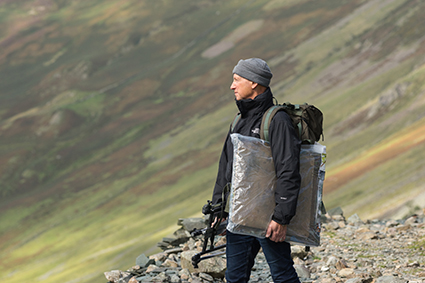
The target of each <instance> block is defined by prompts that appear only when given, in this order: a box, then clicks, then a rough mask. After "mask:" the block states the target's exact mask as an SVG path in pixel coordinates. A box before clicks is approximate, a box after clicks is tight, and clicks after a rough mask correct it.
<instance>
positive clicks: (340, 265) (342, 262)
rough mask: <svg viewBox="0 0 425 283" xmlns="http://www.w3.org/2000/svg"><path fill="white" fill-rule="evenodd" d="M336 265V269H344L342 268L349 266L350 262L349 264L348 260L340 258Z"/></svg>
mask: <svg viewBox="0 0 425 283" xmlns="http://www.w3.org/2000/svg"><path fill="white" fill-rule="evenodd" d="M335 267H336V269H338V270H342V269H344V268H348V267H349V266H348V264H347V262H346V261H345V260H343V259H340V260H338V261H337V262H336V264H335Z"/></svg>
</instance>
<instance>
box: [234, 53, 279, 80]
mask: <svg viewBox="0 0 425 283" xmlns="http://www.w3.org/2000/svg"><path fill="white" fill-rule="evenodd" d="M233 74H237V75H239V76H241V77H243V78H245V79H247V80H250V81H252V82H254V83H258V84H260V85H262V86H265V87H268V86H269V84H270V80H271V78H272V77H273V74H272V72H271V71H270V68H269V66H268V65H267V63H266V61H264V60H262V59H259V58H250V59H246V60H239V62H238V64H237V65H236V66H235V67H234V68H233Z"/></svg>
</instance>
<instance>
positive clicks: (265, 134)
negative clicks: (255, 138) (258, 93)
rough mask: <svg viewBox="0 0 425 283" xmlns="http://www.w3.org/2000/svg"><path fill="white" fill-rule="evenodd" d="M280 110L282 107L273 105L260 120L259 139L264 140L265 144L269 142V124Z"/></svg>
mask: <svg viewBox="0 0 425 283" xmlns="http://www.w3.org/2000/svg"><path fill="white" fill-rule="evenodd" d="M281 109H282V106H280V105H273V106H272V107H270V108H269V109H267V111H266V112H264V114H263V119H262V120H261V129H260V138H261V139H262V140H265V141H266V142H270V139H269V127H270V122H271V121H272V119H273V117H274V115H275V114H276V112H277V111H280V110H281Z"/></svg>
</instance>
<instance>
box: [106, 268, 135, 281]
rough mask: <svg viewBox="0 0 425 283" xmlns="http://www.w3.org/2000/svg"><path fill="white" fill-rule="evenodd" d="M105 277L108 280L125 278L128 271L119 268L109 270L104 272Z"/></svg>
mask: <svg viewBox="0 0 425 283" xmlns="http://www.w3.org/2000/svg"><path fill="white" fill-rule="evenodd" d="M104 274H105V277H106V279H107V280H108V281H111V282H117V281H118V280H120V279H121V278H125V277H127V276H129V275H130V273H128V272H123V271H121V270H112V271H109V272H104Z"/></svg>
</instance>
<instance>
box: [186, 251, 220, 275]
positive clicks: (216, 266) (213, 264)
mask: <svg viewBox="0 0 425 283" xmlns="http://www.w3.org/2000/svg"><path fill="white" fill-rule="evenodd" d="M196 253H197V251H186V252H182V253H181V259H180V261H181V262H180V264H181V267H182V268H186V269H188V270H189V272H190V273H194V272H203V273H208V274H210V275H211V276H213V277H215V278H223V277H224V273H225V271H226V260H225V259H224V258H221V257H212V258H209V259H206V260H203V261H201V262H200V263H199V265H198V266H199V267H198V268H194V267H193V265H192V257H193V256H194V255H195V254H196Z"/></svg>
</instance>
